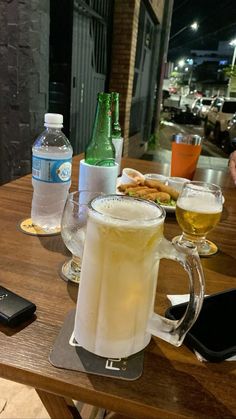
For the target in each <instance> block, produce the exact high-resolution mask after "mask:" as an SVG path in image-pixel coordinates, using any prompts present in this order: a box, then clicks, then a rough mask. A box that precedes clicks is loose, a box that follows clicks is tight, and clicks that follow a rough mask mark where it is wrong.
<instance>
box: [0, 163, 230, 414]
mask: <svg viewBox="0 0 236 419" xmlns="http://www.w3.org/2000/svg"><path fill="white" fill-rule="evenodd" d="M81 157H82V156H79V157H75V158H74V161H73V182H72V188H71V189H72V190H75V189H76V188H77V185H78V171H79V159H80V158H81ZM122 164H123V167H133V168H136V169H138V170H140V171H141V172H143V173H151V172H156V173H158V172H159V173H165V174H168V172H167V170H169V168H168V167H167V166H166V165H160V164H158V163H156V162H147V161H143V160H135V159H130V158H126V159H123V163H122ZM196 178H197V179H198V180H200V179H202V180H208V181H209V180H210V181H211V182H214V183H218V184H220V185H221V186H222V188H223V193H224V196H225V205H224V212H223V215H222V219H221V222H220V223H219V225H218V226H217V227H216V228H215V229H214V230H213V231H212V232H211V233H210V234H209V238H210V239H212V240H214V241H215V242H216V243H217V244H218V246H219V248H220V251H219V253H218V254H217V255H215V256H213V257H211V258H209V259H202V264H203V267H204V272H205V277H206V293H207V294H210V293H214V292H218V291H221V290H224V289H229V288H233V287H236V278H235V269H236V263H235V258H236V257H235V245H236V188H235V186H234V185H233V182H232V181H231V179H230V176H229V175H228V174H225V173H224V172H218V171H213V170H204V169H201V170H198V171H197V173H196ZM31 199H32V186H31V176H25V177H23V178H20V179H18V180H16V181H13V182H10V183H8V184H5V185H2V186H1V187H0V210H1V216H0V230H1V240H0V284H1V285H3V286H5V287H6V288H9V289H11V290H13V291H14V292H16V293H19V294H21V295H22V296H23V297H26V298H28V299H30V300H32V301H33V302H34V303H35V304H36V306H37V311H36V316H35V319H33V321H31V322H28V323H27V324H24V325H22V326H21V327H18V328H15V329H13V330H9V329H7V328H4V327H3V326H1V327H0V332H1V337H0V339H1V345H0V375H1V376H2V377H3V378H7V379H11V380H14V381H18V382H21V383H24V384H27V385H30V386H32V387H34V388H37V389H38V390H39V391H40V390H41V391H43V392H48V393H53V394H56V395H58V396H63V397H65V398H70V399H73V400H81V401H83V402H86V403H89V404H91V405H95V406H99V407H102V408H106V409H109V410H111V411H115V412H118V413H120V414H123V415H127V416H130V417H134V418H136V419H138V418H140V419H143V418H164V417H168V418H182V417H183V418H186V417H196V418H203V417H206V416H208V417H225V418H226V417H227V418H230V417H235V416H236V397H235V394H236V363H235V362H222V363H219V364H212V363H201V362H199V361H198V360H197V359H196V357H195V356H194V355H193V353H192V352H191V351H190V350H189V349H188V348H186V347H185V346H184V345H183V346H181V347H180V348H175V347H173V346H171V345H169V344H168V343H165V342H163V341H161V340H160V339H156V338H154V339H152V341H151V343H150V344H149V346H148V347H147V349H146V352H145V361H144V372H143V375H142V376H141V378H140V379H138V380H136V381H132V382H127V381H122V380H116V379H111V378H106V377H99V376H96V375H88V374H84V373H79V372H74V371H66V370H62V369H57V368H55V367H53V366H52V365H51V364H50V363H49V360H48V356H49V353H50V350H51V348H52V346H53V343H54V340H55V338H56V336H57V335H58V333H59V330H60V328H61V326H62V324H63V320H64V318H65V316H66V314H67V312H68V311H69V310H70V309H71V308H73V307H75V302H76V296H77V288H76V286H75V285H73V284H67V283H66V282H64V281H63V280H62V279H61V278H60V276H59V272H60V268H61V265H62V263H63V262H64V260H65V258H67V257H69V253H68V251H67V250H66V249H65V246H64V244H63V242H62V239H61V237H60V236H54V237H40V238H39V237H33V236H29V235H25V234H23V233H22V232H20V231H19V230H18V229H17V224H18V222H19V221H20V220H22V219H24V218H28V216H29V215H30V208H31ZM178 233H180V229H179V227H178V225H177V222H176V219H175V216H174V215H170V214H169V215H167V217H166V221H165V236H166V237H167V238H168V239H171V238H172V237H173V236H175V235H176V234H178ZM181 275H182V276H181ZM186 284H187V282H186V276H185V275H184V273H183V272H182V268H181V267H180V266H179V265H177V264H176V263H174V262H171V261H167V260H163V261H162V262H161V265H160V271H159V279H158V290H157V291H158V293H157V298H156V309H157V311H158V312H160V313H162V312H164V310H165V309H166V308H167V306H168V301H167V297H166V294H172V293H173V294H178V293H183V292H184V293H185V292H186ZM230 321H232V327H235V319H230Z"/></svg>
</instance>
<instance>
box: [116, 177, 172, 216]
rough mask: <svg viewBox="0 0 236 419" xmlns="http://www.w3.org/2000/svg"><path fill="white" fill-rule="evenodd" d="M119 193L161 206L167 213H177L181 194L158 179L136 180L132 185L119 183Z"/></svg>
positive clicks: (120, 181) (119, 180) (119, 181)
mask: <svg viewBox="0 0 236 419" xmlns="http://www.w3.org/2000/svg"><path fill="white" fill-rule="evenodd" d="M117 193H120V194H124V195H129V196H133V197H135V198H143V199H147V200H150V201H153V202H156V203H157V204H159V205H161V206H162V207H163V208H164V209H165V210H166V211H167V212H175V208H176V201H177V199H178V196H179V192H178V191H177V190H176V189H174V188H172V187H171V186H168V185H166V183H164V182H161V181H160V180H158V179H148V178H145V176H144V177H142V178H138V179H137V178H136V179H135V181H132V182H130V183H123V182H122V178H120V179H118V181H117Z"/></svg>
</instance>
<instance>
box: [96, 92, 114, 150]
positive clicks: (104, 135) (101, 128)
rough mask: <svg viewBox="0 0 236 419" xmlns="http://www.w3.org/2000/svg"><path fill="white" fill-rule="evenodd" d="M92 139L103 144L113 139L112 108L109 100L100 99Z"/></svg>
mask: <svg viewBox="0 0 236 419" xmlns="http://www.w3.org/2000/svg"><path fill="white" fill-rule="evenodd" d="M92 141H93V142H95V143H102V144H104V142H110V141H111V110H110V101H109V100H100V99H99V100H98V104H97V110H96V116H95V121H94V127H93V134H92Z"/></svg>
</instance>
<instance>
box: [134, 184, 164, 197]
mask: <svg viewBox="0 0 236 419" xmlns="http://www.w3.org/2000/svg"><path fill="white" fill-rule="evenodd" d="M151 192H157V190H156V189H150V188H148V187H145V186H143V187H138V188H133V189H128V191H127V193H128V194H129V195H131V196H134V197H138V198H145V195H147V194H149V193H151Z"/></svg>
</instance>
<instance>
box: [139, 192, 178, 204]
mask: <svg viewBox="0 0 236 419" xmlns="http://www.w3.org/2000/svg"><path fill="white" fill-rule="evenodd" d="M144 198H145V199H150V201H157V200H158V201H160V202H163V203H167V202H169V201H170V199H171V197H170V195H169V194H168V193H166V192H152V193H149V194H147V195H145V196H144Z"/></svg>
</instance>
